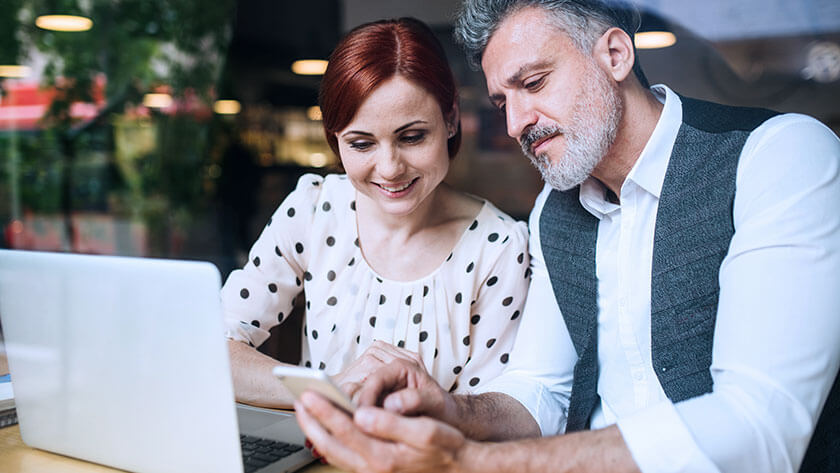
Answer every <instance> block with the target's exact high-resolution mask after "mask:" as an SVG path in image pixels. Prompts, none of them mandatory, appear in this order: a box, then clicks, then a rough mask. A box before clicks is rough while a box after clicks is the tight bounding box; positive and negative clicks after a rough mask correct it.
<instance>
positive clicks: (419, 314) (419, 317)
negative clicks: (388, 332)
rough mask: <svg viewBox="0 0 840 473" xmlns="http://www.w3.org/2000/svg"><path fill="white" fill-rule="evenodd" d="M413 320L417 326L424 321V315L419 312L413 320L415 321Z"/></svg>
mask: <svg viewBox="0 0 840 473" xmlns="http://www.w3.org/2000/svg"><path fill="white" fill-rule="evenodd" d="M411 320H412V322H414V323H415V324H419V323H420V321H421V320H423V314H421V313H419V312H418V313H416V314H414V318H413V319H411Z"/></svg>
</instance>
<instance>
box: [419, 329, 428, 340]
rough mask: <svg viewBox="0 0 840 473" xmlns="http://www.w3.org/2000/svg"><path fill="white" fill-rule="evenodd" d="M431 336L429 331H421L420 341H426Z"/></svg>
mask: <svg viewBox="0 0 840 473" xmlns="http://www.w3.org/2000/svg"><path fill="white" fill-rule="evenodd" d="M427 338H429V333H428V332H426V331H423V332H420V341H421V342H425V341H426V339H427Z"/></svg>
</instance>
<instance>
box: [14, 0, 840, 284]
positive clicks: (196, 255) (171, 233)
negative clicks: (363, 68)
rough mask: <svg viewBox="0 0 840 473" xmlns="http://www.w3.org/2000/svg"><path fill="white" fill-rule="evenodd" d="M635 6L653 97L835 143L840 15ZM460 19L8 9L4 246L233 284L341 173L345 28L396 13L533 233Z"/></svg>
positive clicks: (313, 6)
mask: <svg viewBox="0 0 840 473" xmlns="http://www.w3.org/2000/svg"><path fill="white" fill-rule="evenodd" d="M637 3H638V6H639V8H640V10H641V11H642V13H643V25H642V31H644V32H645V35H643V37H642V36H640V38H639V39H638V41H643V40H644V41H646V43H645V44H644V45H642V44H639V47H644V48H645V49H640V50H639V57H640V60H641V63H642V66H643V67H644V69H645V71H646V73H647V75H648V78H649V79H650V81H651V83H665V84H668V85H669V86H670V87H671V88H673V89H674V90H676V91H678V92H679V93H681V94H684V95H688V96H694V97H699V98H703V99H709V100H714V101H718V102H723V103H728V104H738V105H752V106H763V107H769V108H773V109H776V110H779V111H784V112H800V113H806V114H809V115H812V116H815V117H817V118H818V119H820V120H822V121H823V122H824V123H826V124H827V125H828V126H830V127H831V128H832V129H834V131H835V133H836V132H837V131H838V129H840V106H839V105H840V2H837V1H836V0H799V1H795V2H791V1H788V0H739V1H738V2H732V1H730V0H703V1H699V0H685V1H680V2H674V1H666V0H643V1H639V2H637ZM457 6H458V1H457V0H400V1H393V0H307V1H305V2H298V1H285V0H282V1H281V0H239V1H234V0H215V1H213V2H208V1H199V0H177V1H174V0H173V1H163V0H0V11H2V16H0V230H2V232H0V246H2V247H6V248H21V249H33V250H48V251H73V252H82V253H98V254H119V255H131V256H150V257H164V258H181V259H201V260H207V261H211V262H213V263H215V264H216V265H217V266H218V267H219V269H220V271H221V272H222V275H223V277H225V276H226V275H227V273H228V272H229V271H230V270H231V269H233V268H234V267H236V266H238V265H240V264H242V263H243V262H244V261H245V258H246V257H247V251H248V248H249V247H250V245H251V243H252V242H253V241H254V239H255V238H256V237H257V235H258V233H259V232H260V231H261V229H262V227H263V226H264V224H265V222H266V221H267V219H268V216H269V215H270V214H271V213H272V212H273V210H274V209H275V208H276V207H277V206H278V205H279V203H280V202H281V201H282V199H283V198H284V196H285V195H286V194H287V193H288V192H289V191H290V190H291V189H292V187H293V186H294V184H295V182H296V180H297V178H298V177H299V176H300V175H301V174H303V173H306V172H315V173H321V174H323V173H327V172H330V166H331V165H332V164H334V163H335V162H336V157H335V156H333V155H332V153H331V151H330V149H329V147H328V146H327V144H326V141H325V140H324V138H323V131H322V129H321V124H320V121H319V118H320V110H319V109H318V108H317V88H318V83H319V79H320V75H319V71H320V70H322V68H323V67H324V65H323V61H324V60H325V59H326V58H327V56H328V55H329V53H330V51H331V50H332V48H333V46H334V45H335V44H336V42H337V40H338V39H339V37H340V36H341V35H342V34H343V33H344V32H346V31H348V30H349V29H350V28H352V27H354V26H356V25H358V24H360V23H363V22H366V21H370V20H375V19H380V18H388V17H399V16H414V17H417V18H419V19H421V20H424V21H426V22H427V23H429V24H430V25H431V26H432V27H433V29H434V31H435V32H436V33H437V34H438V36H439V38H440V40H441V41H442V42H443V44H444V45H445V47H446V50H447V53H448V56H449V60H450V62H451V64H452V66H453V69H454V71H455V74H456V78H457V80H458V82H459V85H460V87H461V89H460V90H461V110H462V120H463V130H464V144H463V146H462V151H461V152H460V154H459V155H458V156H457V158H456V160H455V161H454V163H453V168H452V171H451V173H450V176H449V177H448V180H449V182H451V183H452V184H453V185H455V186H456V187H458V188H461V189H463V190H466V191H468V192H471V193H474V194H476V195H479V196H482V197H485V198H488V199H490V200H491V201H493V202H495V203H496V205H497V206H499V207H500V208H502V209H503V210H505V211H506V212H508V213H510V214H511V215H513V216H515V217H517V218H520V219H526V218H527V215H528V212H529V210H530V207H531V205H532V203H533V199H534V197H535V196H536V194H537V192H538V191H539V190H540V187H541V182H540V179H539V176H538V174H537V173H536V171H534V170H533V169H532V168H531V166H530V164H529V163H528V162H527V160H526V158H524V157H523V156H522V155H521V153H520V151H519V149H518V147H517V146H516V145H515V143H514V142H513V140H511V139H509V138H508V137H507V135H506V134H505V131H504V122H503V119H502V117H501V116H500V115H499V114H498V113H497V112H495V111H494V110H493V109H492V108H491V107H490V105H489V102H488V101H487V99H486V89H485V85H484V80H483V77H482V75H481V74H480V73H479V72H475V71H471V70H470V69H469V68H468V67H467V65H466V63H465V60H464V56H463V54H462V53H461V52H460V51H459V50H458V48H457V47H456V46H455V44H454V43H453V41H452V39H451V33H452V18H453V16H454V14H455V11H456V9H457ZM57 15H61V16H57ZM304 60H316V62H299V61H304ZM318 61H321V62H318ZM307 67H308V68H307Z"/></svg>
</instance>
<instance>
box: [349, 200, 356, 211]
mask: <svg viewBox="0 0 840 473" xmlns="http://www.w3.org/2000/svg"><path fill="white" fill-rule="evenodd" d="M350 210H356V201H355V200H352V201H350Z"/></svg>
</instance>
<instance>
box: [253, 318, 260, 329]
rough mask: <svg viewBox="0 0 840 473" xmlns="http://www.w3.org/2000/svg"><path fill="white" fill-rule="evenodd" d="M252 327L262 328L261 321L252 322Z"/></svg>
mask: <svg viewBox="0 0 840 473" xmlns="http://www.w3.org/2000/svg"><path fill="white" fill-rule="evenodd" d="M251 325H253V326H254V327H257V328H260V321H259V320H252V321H251Z"/></svg>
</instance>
